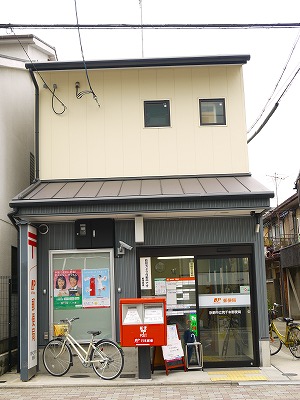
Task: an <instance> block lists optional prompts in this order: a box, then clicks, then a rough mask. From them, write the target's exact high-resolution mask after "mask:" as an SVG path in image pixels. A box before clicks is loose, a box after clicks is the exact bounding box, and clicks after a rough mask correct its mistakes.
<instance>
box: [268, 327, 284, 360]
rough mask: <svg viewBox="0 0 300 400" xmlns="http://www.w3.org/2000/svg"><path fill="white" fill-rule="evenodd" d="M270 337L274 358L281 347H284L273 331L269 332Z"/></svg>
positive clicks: (271, 351)
mask: <svg viewBox="0 0 300 400" xmlns="http://www.w3.org/2000/svg"><path fill="white" fill-rule="evenodd" d="M269 335H270V353H271V356H274V354H277V353H278V352H279V351H280V349H281V347H282V342H281V341H280V339H279V337H278V335H277V333H276V332H275V331H274V330H273V329H271V330H270V332H269Z"/></svg>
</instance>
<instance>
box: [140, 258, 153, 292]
mask: <svg viewBox="0 0 300 400" xmlns="http://www.w3.org/2000/svg"><path fill="white" fill-rule="evenodd" d="M140 272H141V289H142V290H144V289H152V279H151V258H150V257H141V258H140Z"/></svg>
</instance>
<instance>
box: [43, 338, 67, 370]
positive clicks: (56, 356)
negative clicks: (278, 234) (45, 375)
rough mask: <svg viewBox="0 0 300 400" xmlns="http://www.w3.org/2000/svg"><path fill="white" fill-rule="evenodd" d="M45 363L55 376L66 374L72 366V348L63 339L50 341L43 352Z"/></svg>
mask: <svg viewBox="0 0 300 400" xmlns="http://www.w3.org/2000/svg"><path fill="white" fill-rule="evenodd" d="M43 363H44V366H45V368H46V370H47V371H48V372H49V374H51V375H53V376H62V375H64V374H66V373H67V372H68V371H69V369H70V367H71V365H72V353H71V349H70V347H69V346H68V345H67V344H66V343H65V342H64V341H63V340H62V339H53V340H50V342H49V343H48V344H47V345H46V347H45V348H44V351H43Z"/></svg>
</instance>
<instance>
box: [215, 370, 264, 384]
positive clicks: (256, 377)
mask: <svg viewBox="0 0 300 400" xmlns="http://www.w3.org/2000/svg"><path fill="white" fill-rule="evenodd" d="M208 375H217V376H215V377H214V376H212V377H211V378H210V380H211V381H214V382H215V381H237V382H240V381H267V380H269V379H268V378H267V377H266V376H264V375H261V371H260V370H250V371H247V370H239V371H210V372H208Z"/></svg>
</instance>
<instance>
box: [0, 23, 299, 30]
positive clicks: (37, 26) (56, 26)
mask: <svg viewBox="0 0 300 400" xmlns="http://www.w3.org/2000/svg"><path fill="white" fill-rule="evenodd" d="M299 27H300V23H299V22H290V23H289V22H287V23H277V24H264V23H262V24H80V25H79V24H10V23H8V24H0V29H11V28H15V29H78V28H80V29H270V28H272V29H294V28H299Z"/></svg>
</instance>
